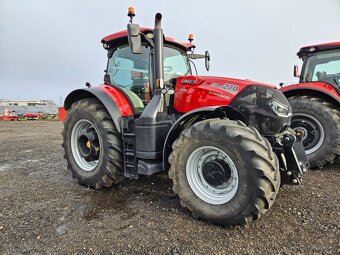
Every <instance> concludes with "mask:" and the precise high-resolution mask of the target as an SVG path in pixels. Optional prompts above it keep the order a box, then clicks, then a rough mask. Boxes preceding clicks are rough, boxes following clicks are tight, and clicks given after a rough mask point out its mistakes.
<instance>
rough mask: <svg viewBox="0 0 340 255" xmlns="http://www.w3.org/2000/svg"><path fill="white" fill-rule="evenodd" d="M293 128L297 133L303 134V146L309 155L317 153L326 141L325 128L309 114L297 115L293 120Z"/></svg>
mask: <svg viewBox="0 0 340 255" xmlns="http://www.w3.org/2000/svg"><path fill="white" fill-rule="evenodd" d="M291 128H293V129H294V130H295V131H302V132H303V137H302V144H303V146H304V147H305V151H306V154H307V155H309V154H312V153H314V152H315V151H317V150H318V149H319V148H320V147H321V146H322V144H323V142H324V140H325V131H324V128H323V126H322V125H321V123H320V122H319V121H318V120H317V119H316V118H314V117H312V116H310V115H308V114H304V113H295V114H294V116H293V119H292V124H291Z"/></svg>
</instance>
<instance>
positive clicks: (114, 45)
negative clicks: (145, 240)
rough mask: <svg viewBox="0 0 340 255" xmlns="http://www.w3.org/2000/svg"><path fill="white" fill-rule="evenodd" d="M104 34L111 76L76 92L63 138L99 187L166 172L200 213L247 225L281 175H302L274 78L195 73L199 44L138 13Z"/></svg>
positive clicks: (71, 164) (86, 177)
mask: <svg viewBox="0 0 340 255" xmlns="http://www.w3.org/2000/svg"><path fill="white" fill-rule="evenodd" d="M128 16H129V17H130V23H129V24H128V26H127V28H128V29H127V30H125V31H121V32H118V33H115V34H112V35H109V36H106V37H104V38H103V39H102V43H103V46H104V48H105V49H106V50H107V56H108V62H107V68H106V70H105V77H104V84H102V85H99V86H95V87H92V86H90V85H89V84H87V85H88V87H89V88H83V89H78V90H75V91H73V92H71V93H70V94H69V95H68V96H67V98H66V100H65V103H64V107H65V109H66V110H67V111H68V113H67V117H66V119H65V121H64V131H63V138H64V141H63V147H64V150H65V158H66V160H67V163H68V168H69V169H70V170H71V172H72V174H73V176H74V177H75V178H76V179H78V182H79V183H80V184H82V185H85V186H87V187H91V188H95V189H100V188H102V187H110V186H111V185H113V184H115V183H118V182H120V181H121V180H122V179H123V178H124V177H128V178H138V177H139V176H141V175H144V176H145V175H146V176H148V175H152V174H155V173H158V172H161V171H165V172H168V174H169V176H170V178H171V179H172V182H173V190H174V192H175V193H177V194H178V195H179V198H180V200H181V204H182V205H183V206H184V207H186V208H188V209H189V210H190V211H191V212H192V213H193V215H194V216H195V217H197V218H203V219H206V220H208V221H210V222H212V223H216V224H221V225H225V226H230V225H244V224H246V223H247V222H249V221H251V220H253V219H257V218H259V217H260V216H261V215H262V214H263V213H265V212H266V211H267V210H268V209H269V208H270V207H271V206H272V204H273V202H274V200H275V197H276V195H277V193H278V191H279V187H280V184H283V183H289V184H299V183H300V182H301V175H302V173H303V172H304V170H305V164H306V162H305V160H306V156H305V153H304V149H303V146H302V143H301V142H299V137H298V136H296V135H295V132H294V131H293V130H291V129H289V125H290V121H291V116H292V112H291V107H290V105H289V102H288V100H287V99H286V97H285V96H284V95H283V93H282V92H281V91H280V90H278V89H276V88H275V87H274V86H270V85H266V84H261V83H257V82H252V81H249V80H248V81H246V80H238V79H231V78H222V77H205V76H194V75H192V70H191V68H190V59H197V58H204V59H205V61H206V66H208V63H209V58H210V57H209V54H208V52H206V53H205V54H195V53H193V49H194V47H195V46H194V45H193V44H192V43H191V39H192V38H190V43H180V42H178V41H175V40H174V39H172V38H169V37H164V35H163V30H162V28H161V18H162V15H161V14H159V13H158V14H156V17H155V28H154V29H148V28H140V27H139V25H137V24H134V23H132V18H133V17H134V16H135V15H134V11H133V9H129V13H128Z"/></svg>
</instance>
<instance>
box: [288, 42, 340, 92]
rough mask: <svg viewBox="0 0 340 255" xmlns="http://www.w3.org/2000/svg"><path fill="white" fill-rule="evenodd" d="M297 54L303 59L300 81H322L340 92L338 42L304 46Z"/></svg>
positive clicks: (339, 51)
mask: <svg viewBox="0 0 340 255" xmlns="http://www.w3.org/2000/svg"><path fill="white" fill-rule="evenodd" d="M297 55H298V56H299V57H300V58H301V59H302V60H303V66H302V71H301V75H300V76H299V75H298V72H297V71H295V72H294V75H295V76H296V77H299V78H300V83H311V82H322V83H326V84H329V85H331V86H332V87H333V88H334V89H335V90H337V91H338V92H340V42H334V43H326V44H318V45H313V46H306V47H303V48H301V49H300V51H299V52H298V53H297Z"/></svg>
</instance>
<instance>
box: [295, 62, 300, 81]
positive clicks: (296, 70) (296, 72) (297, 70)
mask: <svg viewBox="0 0 340 255" xmlns="http://www.w3.org/2000/svg"><path fill="white" fill-rule="evenodd" d="M294 77H296V78H299V77H300V74H299V66H298V65H294Z"/></svg>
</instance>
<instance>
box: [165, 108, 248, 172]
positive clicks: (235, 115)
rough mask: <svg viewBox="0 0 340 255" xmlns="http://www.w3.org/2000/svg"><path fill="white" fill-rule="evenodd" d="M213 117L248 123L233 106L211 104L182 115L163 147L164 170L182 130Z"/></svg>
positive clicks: (168, 166) (168, 165)
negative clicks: (173, 145)
mask: <svg viewBox="0 0 340 255" xmlns="http://www.w3.org/2000/svg"><path fill="white" fill-rule="evenodd" d="M212 118H229V119H231V120H240V121H243V122H244V123H246V124H248V123H247V120H246V118H245V117H244V115H243V114H242V113H241V112H239V111H238V110H236V109H235V108H233V107H231V106H211V107H204V108H198V109H195V110H192V111H190V112H187V113H186V114H184V115H182V116H181V117H180V118H179V119H178V120H177V121H176V122H175V124H174V125H173V126H172V127H171V129H170V131H169V133H168V135H167V137H166V139H165V143H164V147H163V170H164V171H167V170H169V168H170V164H169V162H168V158H169V155H170V153H171V152H172V144H173V142H174V141H175V140H176V139H177V138H178V137H179V135H180V134H181V132H182V131H183V130H184V129H186V128H188V127H190V126H192V125H194V124H195V123H196V122H199V121H202V120H206V119H212Z"/></svg>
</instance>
